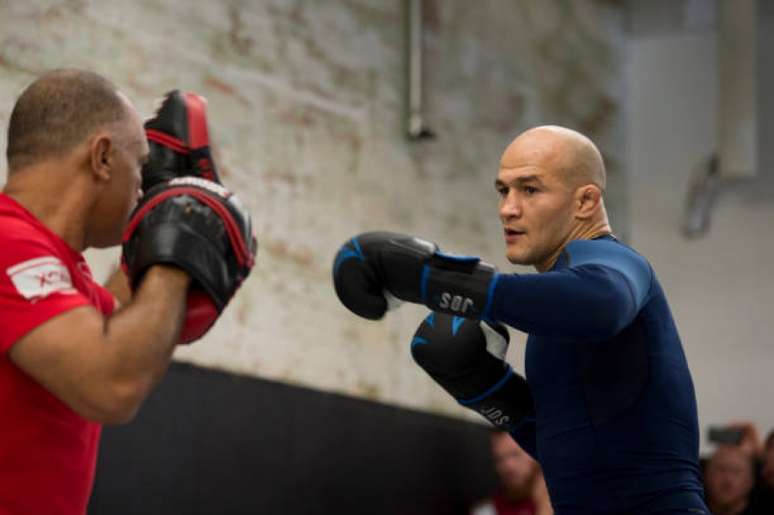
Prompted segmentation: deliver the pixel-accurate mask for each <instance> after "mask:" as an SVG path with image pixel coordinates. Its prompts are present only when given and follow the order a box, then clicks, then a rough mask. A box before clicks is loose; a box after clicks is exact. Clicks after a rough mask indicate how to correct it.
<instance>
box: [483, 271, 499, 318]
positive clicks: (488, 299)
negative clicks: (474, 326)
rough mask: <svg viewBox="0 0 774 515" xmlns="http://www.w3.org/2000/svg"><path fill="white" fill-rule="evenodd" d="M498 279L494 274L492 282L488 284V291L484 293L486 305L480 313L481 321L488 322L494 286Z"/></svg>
mask: <svg viewBox="0 0 774 515" xmlns="http://www.w3.org/2000/svg"><path fill="white" fill-rule="evenodd" d="M499 279H500V274H498V273H495V274H494V277H492V280H491V281H490V282H489V290H488V291H487V293H486V305H484V310H483V311H482V312H481V318H482V319H483V320H490V318H489V312H490V311H491V309H492V300H493V299H494V292H495V286H497V281H498V280H499Z"/></svg>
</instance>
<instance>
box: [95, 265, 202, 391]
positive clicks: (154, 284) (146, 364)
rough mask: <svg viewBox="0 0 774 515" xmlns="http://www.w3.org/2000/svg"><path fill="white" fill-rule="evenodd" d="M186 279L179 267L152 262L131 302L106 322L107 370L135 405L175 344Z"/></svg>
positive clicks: (162, 368) (160, 371)
mask: <svg viewBox="0 0 774 515" xmlns="http://www.w3.org/2000/svg"><path fill="white" fill-rule="evenodd" d="M189 283H190V278H189V276H188V275H187V274H186V273H185V272H183V271H182V270H180V269H177V268H174V267H165V266H154V267H152V268H151V269H150V270H148V272H147V273H146V275H145V277H144V278H143V281H142V283H141V284H140V287H139V288H138V290H137V292H136V294H135V295H134V298H133V299H132V301H131V302H130V303H129V304H128V305H126V306H125V308H124V309H122V310H121V311H119V312H118V313H117V314H116V315H114V316H112V317H110V318H109V319H108V320H107V323H106V324H105V339H106V344H107V345H109V346H112V347H113V352H112V353H111V361H112V362H111V363H110V366H109V368H108V369H109V370H111V375H112V377H113V379H114V380H115V381H118V382H124V381H125V382H126V384H127V385H130V386H129V389H130V390H131V391H133V395H134V396H136V397H137V398H138V399H137V401H138V402H137V404H138V406H139V404H140V403H141V402H142V400H143V399H144V398H145V396H147V394H148V393H149V392H150V390H151V388H152V387H153V386H154V385H155V384H156V383H157V382H158V381H159V380H160V379H161V377H162V375H163V374H164V372H165V370H166V369H167V366H168V365H169V361H170V358H171V356H172V352H173V351H174V349H175V346H176V345H177V343H178V342H179V336H180V329H181V326H182V324H183V321H184V319H185V308H186V294H187V290H188V285H189Z"/></svg>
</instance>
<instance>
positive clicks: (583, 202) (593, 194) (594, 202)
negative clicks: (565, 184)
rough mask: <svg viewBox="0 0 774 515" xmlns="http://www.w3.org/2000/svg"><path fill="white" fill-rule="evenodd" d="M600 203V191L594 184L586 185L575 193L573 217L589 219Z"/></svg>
mask: <svg viewBox="0 0 774 515" xmlns="http://www.w3.org/2000/svg"><path fill="white" fill-rule="evenodd" d="M601 202H602V190H600V189H599V186H597V185H596V184H586V185H584V186H581V187H580V188H578V189H577V190H576V191H575V216H576V217H577V218H580V219H582V220H585V219H588V218H591V217H592V216H593V215H594V214H595V213H596V212H597V209H598V208H599V205H600V204H601Z"/></svg>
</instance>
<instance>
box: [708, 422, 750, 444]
mask: <svg viewBox="0 0 774 515" xmlns="http://www.w3.org/2000/svg"><path fill="white" fill-rule="evenodd" d="M707 438H708V439H709V441H710V442H713V443H719V444H731V445H739V442H741V441H742V430H741V429H731V428H728V427H722V426H710V427H709V430H708V431H707Z"/></svg>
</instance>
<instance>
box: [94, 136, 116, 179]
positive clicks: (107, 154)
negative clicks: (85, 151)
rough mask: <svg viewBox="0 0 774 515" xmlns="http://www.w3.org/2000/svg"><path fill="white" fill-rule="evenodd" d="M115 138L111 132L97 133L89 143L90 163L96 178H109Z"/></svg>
mask: <svg viewBox="0 0 774 515" xmlns="http://www.w3.org/2000/svg"><path fill="white" fill-rule="evenodd" d="M112 154H113V140H112V138H111V137H110V135H109V134H107V133H104V132H100V133H97V134H96V135H95V136H94V137H93V138H92V140H91V143H90V144H89V165H90V167H91V172H92V174H94V176H95V178H97V179H99V180H105V181H106V180H109V179H110V172H111V163H112V158H113V155H112Z"/></svg>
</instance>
